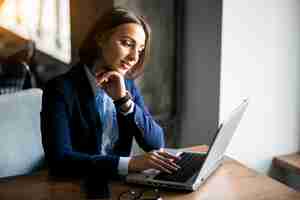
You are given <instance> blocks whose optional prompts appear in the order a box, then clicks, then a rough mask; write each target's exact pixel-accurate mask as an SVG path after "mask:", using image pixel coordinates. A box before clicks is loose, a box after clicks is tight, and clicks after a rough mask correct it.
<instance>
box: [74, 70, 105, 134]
mask: <svg viewBox="0 0 300 200" xmlns="http://www.w3.org/2000/svg"><path fill="white" fill-rule="evenodd" d="M73 72H74V73H73V77H74V78H73V80H74V84H75V86H76V90H77V92H78V99H79V101H80V102H79V103H80V107H81V112H82V114H83V115H84V118H85V119H86V120H87V121H88V123H89V124H90V125H91V126H92V127H93V129H94V130H95V132H97V131H98V129H101V122H100V117H99V114H98V112H97V110H96V101H95V96H94V94H93V92H92V88H91V85H90V83H89V80H88V78H87V76H86V72H85V70H84V68H83V66H82V65H79V66H78V65H76V66H74V71H73Z"/></svg>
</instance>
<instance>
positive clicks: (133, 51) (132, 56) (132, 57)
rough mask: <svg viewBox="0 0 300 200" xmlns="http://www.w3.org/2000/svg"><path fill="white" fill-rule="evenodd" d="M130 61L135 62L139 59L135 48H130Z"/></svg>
mask: <svg viewBox="0 0 300 200" xmlns="http://www.w3.org/2000/svg"><path fill="white" fill-rule="evenodd" d="M129 58H130V61H134V62H137V61H138V60H139V52H138V50H137V49H131V51H130V53H129Z"/></svg>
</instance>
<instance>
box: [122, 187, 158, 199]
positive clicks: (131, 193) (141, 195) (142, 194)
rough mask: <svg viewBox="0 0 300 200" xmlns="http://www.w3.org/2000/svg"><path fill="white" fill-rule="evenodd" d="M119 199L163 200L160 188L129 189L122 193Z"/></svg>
mask: <svg viewBox="0 0 300 200" xmlns="http://www.w3.org/2000/svg"><path fill="white" fill-rule="evenodd" d="M119 200H162V198H161V197H160V195H159V191H158V189H154V190H142V191H135V190H128V191H125V192H123V193H121V194H120V196H119Z"/></svg>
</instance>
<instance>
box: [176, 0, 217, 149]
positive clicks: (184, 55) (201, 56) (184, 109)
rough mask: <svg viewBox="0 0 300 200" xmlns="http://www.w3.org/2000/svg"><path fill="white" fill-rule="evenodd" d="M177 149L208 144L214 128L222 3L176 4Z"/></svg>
mask: <svg viewBox="0 0 300 200" xmlns="http://www.w3.org/2000/svg"><path fill="white" fill-rule="evenodd" d="M178 3H179V7H178V9H179V11H180V12H181V14H182V19H181V30H182V34H181V38H179V41H178V42H179V43H180V48H179V50H178V51H179V52H178V53H179V55H178V56H179V57H180V58H181V59H180V60H179V62H178V63H179V66H178V70H179V71H178V72H179V73H180V74H179V75H180V76H179V77H180V79H181V80H180V83H178V84H177V85H178V97H179V102H178V107H179V108H180V123H179V124H180V127H179V129H180V134H179V137H180V139H179V141H180V142H179V143H178V145H179V146H190V145H197V144H202V143H203V144H204V143H206V144H209V143H210V141H211V140H212V137H213V136H214V133H215V131H216V129H217V126H218V116H219V93H220V91H219V85H220V64H221V25H222V0H201V1H198V0H185V1H178Z"/></svg>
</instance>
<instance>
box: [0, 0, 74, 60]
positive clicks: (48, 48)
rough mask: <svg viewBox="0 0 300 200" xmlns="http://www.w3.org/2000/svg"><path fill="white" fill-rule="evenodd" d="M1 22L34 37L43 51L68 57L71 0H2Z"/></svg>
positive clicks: (22, 33) (12, 29) (61, 58)
mask: <svg viewBox="0 0 300 200" xmlns="http://www.w3.org/2000/svg"><path fill="white" fill-rule="evenodd" d="M0 26H2V27H4V28H7V29H8V30H11V31H13V32H14V33H16V34H18V35H20V36H21V37H24V38H26V39H31V40H33V41H35V43H36V46H37V48H38V49H39V50H41V51H42V52H44V53H46V54H49V55H52V56H53V57H55V58H57V59H59V60H61V61H63V62H66V63H69V62H70V60H71V35H70V29H71V27H70V3H69V1H67V0H4V3H3V5H2V6H1V7H0Z"/></svg>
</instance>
